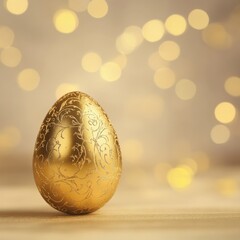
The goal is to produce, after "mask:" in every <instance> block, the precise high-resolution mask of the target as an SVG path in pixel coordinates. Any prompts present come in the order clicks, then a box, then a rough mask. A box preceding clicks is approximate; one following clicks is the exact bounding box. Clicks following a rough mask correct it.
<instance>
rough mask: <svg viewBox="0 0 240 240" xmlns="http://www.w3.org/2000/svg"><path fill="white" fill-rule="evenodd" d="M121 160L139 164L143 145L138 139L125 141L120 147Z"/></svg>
mask: <svg viewBox="0 0 240 240" xmlns="http://www.w3.org/2000/svg"><path fill="white" fill-rule="evenodd" d="M121 149H122V153H123V158H124V159H126V161H128V162H130V163H135V164H136V163H139V162H140V160H142V157H143V152H144V151H143V150H144V149H143V144H142V143H141V141H139V140H138V139H134V138H132V139H127V140H125V141H124V142H123V143H122V146H121Z"/></svg>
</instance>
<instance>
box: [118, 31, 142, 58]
mask: <svg viewBox="0 0 240 240" xmlns="http://www.w3.org/2000/svg"><path fill="white" fill-rule="evenodd" d="M142 41H143V37H142V32H141V28H139V27H138V26H129V27H127V28H126V29H125V31H124V32H123V33H122V34H121V35H120V36H119V37H118V38H117V40H116V48H117V50H118V51H119V52H120V53H122V54H130V53H131V52H133V51H134V50H135V49H136V48H137V47H139V46H140V45H141V43H142Z"/></svg>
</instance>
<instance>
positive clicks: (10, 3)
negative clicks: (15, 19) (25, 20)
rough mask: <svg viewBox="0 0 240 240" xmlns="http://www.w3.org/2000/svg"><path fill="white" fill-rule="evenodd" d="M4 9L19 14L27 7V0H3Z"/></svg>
mask: <svg viewBox="0 0 240 240" xmlns="http://www.w3.org/2000/svg"><path fill="white" fill-rule="evenodd" d="M5 7H6V9H7V10H8V11H9V12H10V13H12V14H15V15H21V14H23V13H25V12H26V10H27V8H28V0H5Z"/></svg>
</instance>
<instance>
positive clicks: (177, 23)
mask: <svg viewBox="0 0 240 240" xmlns="http://www.w3.org/2000/svg"><path fill="white" fill-rule="evenodd" d="M165 28H166V30H167V31H168V32H169V33H170V34H172V35H174V36H179V35H182V34H183V33H184V32H185V31H186V28H187V23H186V20H185V18H184V17H183V16H182V15H179V14H173V15H170V16H169V17H168V18H167V19H166V21H165Z"/></svg>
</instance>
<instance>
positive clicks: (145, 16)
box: [0, 0, 240, 206]
mask: <svg viewBox="0 0 240 240" xmlns="http://www.w3.org/2000/svg"><path fill="white" fill-rule="evenodd" d="M239 43H240V2H239V0H228V1H226V0H211V1H208V0H202V1H198V0H192V1H174V0H148V1H147V0H131V1H117V0H51V1H47V0H42V1H30V0H29V1H28V0H5V1H1V3H0V96H1V101H0V109H1V121H0V185H1V186H10V185H12V186H18V185H25V186H26V185H33V177H32V170H31V164H32V154H33V148H34V144H35V140H36V136H37V133H38V131H39V128H40V125H41V123H42V121H43V119H44V117H45V115H46V113H47V112H48V110H49V109H50V107H51V106H52V105H53V104H54V102H55V101H56V100H57V99H58V98H59V97H61V96H62V95H63V94H64V93H67V92H69V91H75V90H79V91H83V92H86V93H87V94H89V95H91V96H92V97H93V98H94V99H96V100H97V101H98V102H99V103H100V105H101V106H102V107H103V108H104V109H105V111H106V112H107V114H108V116H109V118H110V120H111V121H112V123H113V126H114V127H115V129H116V131H117V134H118V137H119V141H120V145H121V149H122V154H123V167H124V168H123V177H122V179H121V184H120V188H121V189H130V190H131V189H135V190H139V191H140V192H142V195H141V197H142V198H146V199H147V200H151V199H158V196H159V201H163V199H165V201H166V202H167V201H168V200H169V198H168V196H169V195H164V194H165V193H166V192H167V193H168V194H170V195H171V194H174V195H171V196H179V197H181V196H183V198H182V199H183V201H184V200H185V199H186V196H193V195H194V194H193V193H194V192H200V193H208V194H211V196H212V197H213V199H218V203H219V199H220V200H221V199H222V200H223V201H225V199H227V201H229V200H230V199H232V200H233V201H231V204H233V202H236V204H238V205H239V203H238V202H239V198H240V174H239V170H240V159H239V157H240V148H239V140H240V127H239V125H240V118H239V107H240V102H239V99H240V67H239V66H240V65H239V64H240V44H239ZM200 193H199V194H200ZM199 194H198V195H197V196H199ZM204 195H205V194H201V196H202V198H198V200H197V199H196V203H197V204H198V205H199V204H200V205H201V204H204ZM208 196H209V195H208ZM171 199H172V201H174V202H175V203H176V202H177V200H176V198H175V199H174V198H171ZM200 205H199V206H200ZM231 206H232V205H231Z"/></svg>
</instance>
